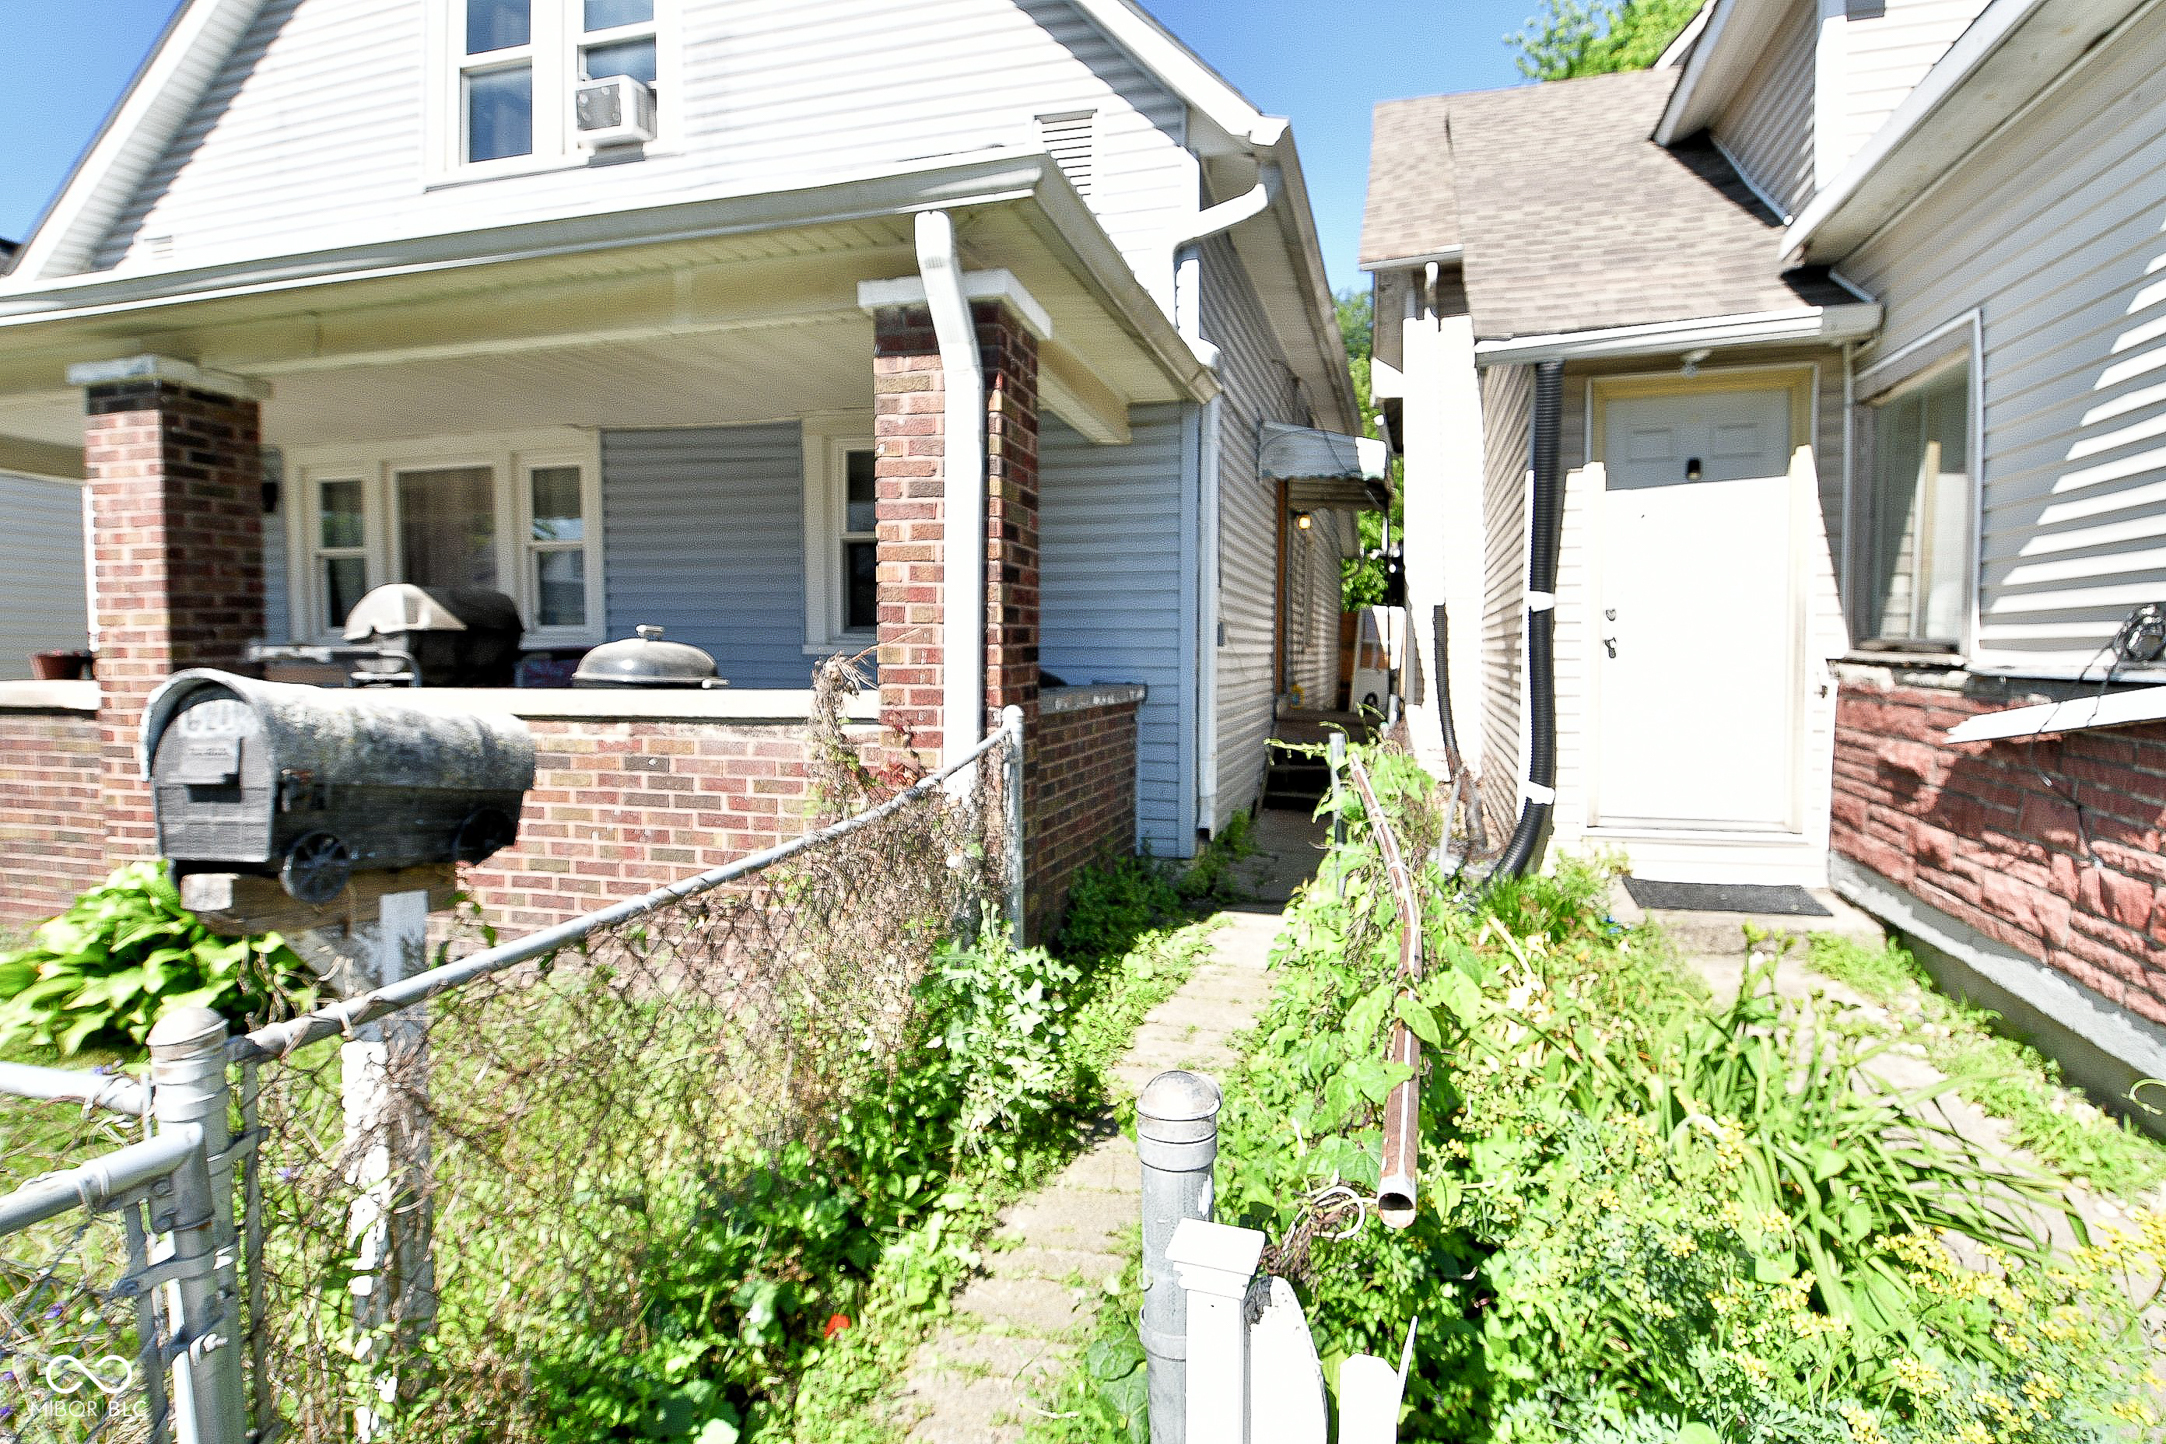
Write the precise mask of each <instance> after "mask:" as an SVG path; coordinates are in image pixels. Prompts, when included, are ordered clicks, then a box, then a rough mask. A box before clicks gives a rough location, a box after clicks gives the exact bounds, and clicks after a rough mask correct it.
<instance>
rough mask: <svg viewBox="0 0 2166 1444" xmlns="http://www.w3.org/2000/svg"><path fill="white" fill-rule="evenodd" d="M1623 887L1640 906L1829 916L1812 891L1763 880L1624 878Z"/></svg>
mask: <svg viewBox="0 0 2166 1444" xmlns="http://www.w3.org/2000/svg"><path fill="white" fill-rule="evenodd" d="M1624 885H1625V891H1626V892H1628V893H1630V894H1631V895H1632V901H1634V902H1636V903H1638V904H1639V905H1640V906H1641V907H1643V908H1670V909H1673V910H1675V911H1678V912H1688V913H1782V914H1784V915H1786V916H1789V917H1799V918H1831V917H1833V916H1835V914H1833V913H1831V912H1829V911H1828V910H1827V909H1826V908H1824V907H1822V906H1820V904H1819V902H1818V901H1816V900H1815V899H1814V897H1813V895H1812V894H1811V893H1809V892H1807V891H1805V889H1803V888H1801V887H1796V886H1792V885H1790V884H1787V883H1784V884H1779V885H1778V884H1773V883H1764V882H1651V881H1649V880H1648V879H1646V878H1643V877H1628V878H1626V879H1625V880H1624Z"/></svg>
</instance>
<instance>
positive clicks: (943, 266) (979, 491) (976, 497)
mask: <svg viewBox="0 0 2166 1444" xmlns="http://www.w3.org/2000/svg"><path fill="white" fill-rule="evenodd" d="M917 242H918V275H919V276H920V277H922V278H923V279H924V282H925V304H926V308H927V309H928V310H930V311H931V312H932V318H933V335H934V337H935V338H936V339H937V340H938V342H939V344H940V384H941V387H942V395H943V398H944V405H943V410H942V422H941V438H942V443H941V448H940V451H941V456H940V474H941V480H942V483H943V487H942V496H943V521H942V525H941V528H940V679H941V689H940V765H941V766H943V767H951V766H953V765H954V764H955V763H957V762H960V761H961V760H962V759H963V757H964V756H965V755H966V754H967V753H969V752H970V750H971V749H972V748H974V747H976V746H977V745H978V743H979V742H980V741H981V740H982V739H983V738H984V736H985V371H984V367H983V365H982V364H981V362H980V360H979V356H978V328H977V325H976V323H975V322H973V321H972V320H971V318H970V303H969V302H968V301H967V300H965V299H964V298H963V268H962V263H961V262H960V261H959V260H958V259H957V257H956V254H955V222H954V220H953V218H951V217H950V216H949V215H948V213H947V212H946V211H920V212H918V218H917ZM973 777H974V773H973V772H972V770H971V769H967V768H966V769H964V770H963V771H961V772H958V773H956V774H955V775H954V776H953V777H951V778H950V779H948V790H949V791H950V792H951V793H953V794H955V795H956V796H958V797H960V796H963V795H966V794H967V793H968V792H969V791H970V790H971V786H972V781H973Z"/></svg>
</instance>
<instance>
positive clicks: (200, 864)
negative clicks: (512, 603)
mask: <svg viewBox="0 0 2166 1444" xmlns="http://www.w3.org/2000/svg"><path fill="white" fill-rule="evenodd" d="M142 759H143V774H144V776H145V777H146V778H147V779H148V780H149V782H150V787H151V801H152V806H153V808H154V809H155V812H156V815H157V822H158V850H159V851H160V852H162V853H163V854H165V856H166V858H167V859H168V860H169V861H170V862H171V864H172V867H173V870H174V872H175V874H176V875H179V874H182V873H188V872H255V873H266V874H273V875H275V876H277V878H278V879H279V881H280V882H281V883H283V884H284V885H285V889H286V891H287V892H288V893H291V894H292V895H293V896H294V897H296V898H298V899H300V900H301V901H303V902H309V903H323V902H329V901H330V900H331V899H332V898H335V897H337V896H338V895H339V893H340V892H342V891H344V890H345V887H346V881H347V879H348V878H349V877H351V876H352V875H353V874H354V873H355V872H357V871H371V870H377V869H386V868H398V867H415V866H419V865H421V864H424V863H441V862H479V861H481V859H483V858H485V857H488V856H489V855H490V854H491V853H494V852H496V851H497V850H498V849H500V848H504V847H508V846H510V845H511V844H512V843H513V842H514V841H516V840H517V838H518V836H519V811H520V808H521V806H522V804H523V803H524V801H525V799H526V792H527V789H528V788H530V787H532V786H533V785H534V741H533V738H532V737H531V736H529V735H528V733H527V729H526V725H525V724H524V723H522V722H520V721H518V720H517V719H516V718H511V717H492V716H482V715H477V714H473V713H464V712H461V713H450V712H436V711H430V710H427V709H424V708H422V707H418V706H415V705H414V704H413V703H412V702H411V701H408V700H404V699H403V698H402V696H401V694H399V693H397V692H377V691H329V690H326V689H324V688H320V687H302V686H295V685H292V684H289V683H284V682H259V681H256V680H254V679H252V678H248V677H236V676H233V675H231V674H230V673H226V672H214V671H208V670H195V671H188V672H181V673H178V674H177V675H175V676H174V677H172V678H171V679H170V680H168V681H167V682H166V683H165V685H164V686H162V687H160V688H159V689H158V690H157V691H156V692H153V693H152V694H151V697H150V703H149V705H148V706H147V707H146V708H145V710H144V713H143V743H142Z"/></svg>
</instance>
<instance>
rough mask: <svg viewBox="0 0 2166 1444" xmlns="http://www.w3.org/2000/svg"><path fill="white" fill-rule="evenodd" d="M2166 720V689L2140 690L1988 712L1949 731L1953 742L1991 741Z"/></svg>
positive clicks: (2143, 688) (2150, 688)
mask: <svg viewBox="0 0 2166 1444" xmlns="http://www.w3.org/2000/svg"><path fill="white" fill-rule="evenodd" d="M2162 718H2166V687H2139V688H2137V689H2135V690H2134V691H2130V692H2111V693H2108V694H2107V695H2105V696H2103V697H2074V698H2070V699H2069V700H2068V701H2066V702H2043V703H2040V704H2038V705H2036V706H2032V707H2010V708H2007V709H2005V710H2003V711H2000V712H1984V713H1981V714H1979V715H1978V716H1976V717H1973V718H1971V719H1970V720H1969V721H1967V722H1964V723H1962V724H1960V725H1959V726H1955V727H1951V728H1949V729H1948V740H1949V741H1950V742H1991V741H1995V740H1998V739H2001V738H2007V737H2038V736H2043V735H2044V734H2046V733H2048V732H2081V731H2084V730H2086V729H2089V728H2096V727H2132V726H2134V725H2136V724H2137V723H2139V722H2157V721H2159V720H2160V719H2162Z"/></svg>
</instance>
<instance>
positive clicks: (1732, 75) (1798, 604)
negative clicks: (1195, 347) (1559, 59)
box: [1363, 0, 2166, 1091]
mask: <svg viewBox="0 0 2166 1444" xmlns="http://www.w3.org/2000/svg"><path fill="white" fill-rule="evenodd" d="M2162 230H2166V8H2162V7H2161V6H2160V5H2159V4H2157V3H2146V0H1990V3H1988V0H1712V3H1710V4H1709V5H1708V7H1707V8H1706V9H1705V10H1704V11H1703V12H1702V13H1701V15H1700V17H1699V19H1698V20H1697V21H1695V23H1694V24H1693V25H1692V26H1691V27H1690V28H1688V30H1687V31H1686V33H1685V34H1684V35H1683V36H1682V37H1680V39H1679V41H1678V42H1677V43H1676V44H1675V45H1674V46H1673V47H1672V49H1671V53H1670V54H1668V55H1666V56H1664V57H1663V59H1662V61H1661V63H1660V64H1659V65H1658V66H1657V67H1655V68H1654V69H1652V70H1650V71H1647V72H1642V73H1635V74H1622V75H1611V76H1603V77H1597V78H1590V79H1584V80H1572V81H1564V82H1560V83H1555V84H1547V85H1536V86H1528V87H1524V88H1520V89H1516V90H1508V91H1497V92H1489V93H1483V94H1473V95H1447V96H1436V97H1430V98H1426V99H1420V100H1409V101H1398V102H1392V103H1390V104H1387V105H1384V106H1381V107H1379V109H1378V111H1377V116H1376V142H1375V152H1374V165H1373V169H1372V173H1371V188H1370V195H1369V208H1368V216H1367V224H1366V228H1365V231H1364V236H1363V252H1364V258H1365V259H1364V264H1365V265H1366V266H1367V267H1368V268H1369V269H1370V270H1371V271H1373V272H1374V274H1375V277H1376V295H1377V302H1378V304H1377V314H1378V318H1379V324H1378V327H1377V337H1378V365H1377V367H1376V373H1377V375H1378V377H1379V378H1381V379H1380V381H1379V384H1378V388H1377V389H1378V392H1379V394H1380V395H1395V396H1396V399H1395V400H1394V401H1393V402H1392V403H1391V404H1392V405H1393V406H1394V407H1395V408H1396V409H1397V423H1398V425H1399V426H1400V428H1401V432H1402V435H1403V438H1404V443H1405V451H1406V477H1407V480H1406V516H1407V536H1406V543H1407V549H1408V567H1407V570H1408V584H1409V590H1410V591H1411V592H1412V593H1413V594H1414V601H1415V606H1414V608H1413V610H1414V612H1415V615H1416V620H1417V622H1418V623H1419V624H1420V625H1421V626H1422V627H1423V628H1424V636H1425V637H1426V636H1427V635H1428V628H1429V627H1430V625H1431V619H1432V617H1433V616H1434V612H1433V611H1432V608H1433V607H1434V606H1435V605H1437V604H1439V603H1441V604H1443V605H1444V606H1445V608H1446V616H1447V617H1448V620H1449V629H1450V630H1449V640H1448V649H1449V652H1450V657H1449V661H1448V664H1447V666H1446V668H1445V671H1446V673H1447V677H1448V682H1449V688H1448V702H1447V703H1446V704H1445V706H1444V707H1442V708H1440V706H1439V699H1440V693H1439V691H1438V689H1437V688H1436V687H1435V686H1434V685H1433V684H1434V682H1435V681H1436V680H1437V679H1435V678H1430V679H1428V680H1429V682H1430V683H1431V685H1430V686H1428V687H1427V688H1426V690H1425V695H1423V696H1422V698H1421V699H1420V703H1419V705H1418V706H1416V707H1414V708H1413V709H1411V710H1412V715H1413V720H1414V724H1415V728H1416V733H1417V736H1418V737H1420V738H1422V739H1423V741H1424V743H1425V745H1426V746H1427V747H1428V749H1429V750H1430V751H1431V753H1432V755H1437V756H1441V754H1442V752H1443V750H1444V740H1443V739H1444V728H1443V725H1442V723H1443V721H1444V719H1445V718H1446V717H1448V718H1449V722H1450V727H1451V734H1452V740H1453V741H1454V742H1455V743H1456V744H1457V753H1458V755H1459V758H1460V761H1461V763H1462V765H1463V766H1464V767H1466V768H1467V769H1468V770H1469V771H1470V772H1474V773H1478V774H1479V776H1480V778H1481V781H1482V784H1483V788H1484V793H1485V796H1486V798H1487V801H1488V804H1489V810H1490V817H1491V820H1492V821H1493V822H1494V823H1496V824H1497V825H1500V826H1502V825H1509V823H1510V820H1511V818H1512V816H1513V815H1514V814H1517V813H1519V812H1521V810H1522V799H1525V798H1531V799H1532V800H1533V801H1534V803H1535V804H1537V805H1540V804H1544V803H1548V804H1551V805H1552V807H1553V811H1552V815H1551V817H1550V819H1549V820H1550V823H1551V825H1552V827H1553V830H1554V843H1555V845H1557V846H1560V847H1576V846H1581V845H1590V844H1601V845H1605V846H1616V847H1622V848H1623V849H1625V850H1626V851H1627V852H1628V853H1629V855H1630V857H1631V862H1632V866H1633V869H1634V871H1635V872H1636V873H1639V874H1640V875H1642V876H1647V877H1652V878H1658V879H1671V880H1678V881H1688V882H1689V881H1703V882H1784V883H1802V884H1808V885H1812V884H1820V883H1823V882H1825V883H1830V884H1832V885H1833V886H1834V887H1836V888H1837V889H1838V890H1840V891H1841V892H1843V893H1844V894H1846V895H1847V896H1849V897H1851V898H1852V899H1853V900H1855V901H1858V902H1860V903H1861V904H1863V905H1865V906H1866V907H1868V908H1869V909H1871V910H1873V911H1875V912H1877V913H1878V914H1879V915H1880V916H1881V917H1883V918H1884V919H1886V920H1887V921H1889V922H1890V923H1892V924H1894V925H1895V926H1896V927H1898V928H1899V929H1900V930H1901V931H1903V932H1904V933H1906V934H1907V935H1909V936H1910V937H1911V938H1912V939H1913V940H1914V941H1916V942H1918V943H1919V944H1920V946H1921V948H1922V949H1923V950H1924V951H1925V952H1926V953H1927V954H1928V955H1929V956H1932V957H1936V958H1941V959H1945V960H1952V961H1953V963H1955V964H1960V966H1961V967H1962V968H1963V969H1965V970H1966V975H1967V976H1968V977H1969V978H1970V980H1971V984H1970V985H1968V986H1973V988H1974V990H1980V991H1983V992H1984V994H1985V995H1986V996H1987V997H1989V999H1990V1000H1991V1001H1992V1002H1993V1003H1994V1005H1995V1006H1996V1007H2000V1008H2002V1009H2003V1011H2006V1012H2010V1013H2011V1014H2012V1015H2013V1014H2018V1013H2020V1014H2022V1015H2024V1016H2026V1017H2029V1018H2031V1019H2033V1020H2034V1021H2038V1026H2039V1027H2040V1028H2041V1029H2047V1025H2048V1024H2051V1025H2052V1026H2054V1027H2058V1028H2060V1029H2061V1030H2062V1032H2063V1033H2065V1034H2066V1035H2067V1036H2069V1037H2071V1038H2075V1039H2078V1040H2080V1041H2079V1042H2077V1043H2074V1044H2071V1045H2070V1049H2069V1050H2066V1051H2068V1052H2069V1056H2072V1057H2073V1056H2075V1055H2077V1054H2084V1055H2085V1056H2091V1057H2093V1058H2094V1060H2095V1058H2096V1057H2100V1056H2105V1055H2111V1056H2112V1057H2113V1058H2114V1059H2117V1060H2118V1062H2117V1063H2115V1064H2114V1067H2116V1068H2120V1069H2121V1070H2122V1071H2121V1073H2120V1075H2119V1076H2120V1077H2121V1078H2122V1079H2123V1080H2125V1078H2126V1077H2127V1076H2129V1074H2130V1071H2131V1070H2133V1071H2135V1072H2148V1074H2150V1075H2152V1076H2157V1075H2158V1074H2159V1072H2160V1069H2161V1068H2166V1030H2162V1029H2161V1028H2160V1027H2159V1026H2158V1025H2160V1024H2162V1023H2166V950H2162V949H2166V942H2162V940H2166V911H2161V908H2160V905H2161V902H2162V901H2166V894H2162V893H2160V891H2159V886H2160V884H2161V883H2166V871H2162V869H2161V867H2160V864H2159V862H2158V858H2159V856H2160V843H2161V836H2162V834H2161V828H2162V826H2166V788H2162V787H2161V786H2160V785H2159V784H2158V782H2157V780H2156V775H2157V774H2158V773H2160V772H2161V771H2162V770H2166V731H2162V729H2161V728H2160V726H2159V724H2158V722H2157V721H2156V720H2155V719H2157V718H2159V717H2162V716H2166V689H2149V690H2143V691H2137V692H2128V693H2126V694H2125V695H2122V696H2115V697H2110V698H2108V699H2107V702H2106V703H2105V704H2098V705H2094V703H2095V702H2096V699H2097V697H2098V694H2099V693H2101V692H2102V691H2112V690H2113V689H2115V688H2123V689H2125V688H2126V687H2127V686H2128V685H2130V684H2132V683H2138V682H2146V681H2148V682H2153V683H2155V682H2158V681H2161V680H2166V672H2162V671H2161V669H2160V652H2161V650H2162V642H2161V635H2160V622H2159V620H2158V618H2157V617H2156V616H2155V615H2154V614H2152V613H2149V612H2142V611H2137V610H2136V609H2138V608H2139V607H2140V606H2141V605H2142V604H2146V603H2155V602H2160V601H2162V600H2166V505H2162V504H2161V503H2162V500H2166V451H2162V450H2161V449H2160V446H2159V437H2160V436H2161V435H2162V434H2166V386H2162V385H2161V384H2160V382H2161V377H2162V375H2166V345H2162V344H2161V338H2162V336H2166V285H2162V284H2161V282H2160V275H2161V272H2162V270H2166V237H2162ZM1545 363H1552V365H1553V368H1554V369H1551V370H1548V371H1547V372H1546V379H1547V381H1548V385H1549V386H1550V387H1551V388H1552V394H1551V396H1550V398H1549V399H1550V400H1551V402H1552V404H1553V405H1554V407H1555V415H1554V420H1555V425H1554V428H1545V427H1544V426H1542V425H1541V424H1539V422H1538V419H1537V418H1536V417H1535V416H1534V415H1533V412H1534V411H1535V410H1536V409H1537V408H1536V407H1535V405H1534V403H1535V401H1536V399H1537V396H1538V393H1540V392H1541V391H1542V390H1543V389H1544V381H1545ZM1545 431H1546V432H1547V433H1548V438H1553V440H1554V443H1555V446H1556V450H1557V457H1558V459H1557V464H1556V466H1555V469H1554V471H1555V475H1554V482H1555V484H1557V485H1561V488H1562V491H1563V500H1562V514H1561V523H1562V525H1561V534H1560V536H1559V538H1558V542H1559V546H1558V567H1557V573H1556V578H1555V586H1554V593H1553V597H1552V596H1543V595H1536V594H1533V593H1530V590H1529V586H1528V552H1529V547H1530V543H1531V544H1534V545H1537V546H1538V545H1541V544H1542V543H1543V542H1544V538H1542V537H1540V536H1535V535H1533V534H1532V526H1531V522H1530V495H1531V494H1532V493H1537V492H1541V491H1542V490H1543V486H1542V484H1541V482H1542V480H1543V479H1542V478H1540V477H1537V476H1535V473H1536V472H1538V471H1540V470H1542V469H1543V468H1544V466H1545V464H1546V461H1545V457H1544V454H1543V446H1542V444H1541V443H1542V442H1543V440H1545V439H1547V438H1545V436H1544V434H1543V433H1544V432H1545ZM1552 629H1553V632H1554V650H1555V704H1556V705H1555V711H1556V766H1555V770H1554V776H1553V778H1550V779H1547V780H1546V781H1545V780H1544V779H1541V778H1537V779H1535V783H1534V785H1531V786H1530V785H1528V778H1527V766H1528V763H1529V761H1530V759H1532V758H1533V756H1534V753H1535V752H1536V750H1537V749H1536V748H1535V746H1534V745H1533V744H1535V743H1536V742H1538V741H1539V737H1538V736H1537V733H1538V731H1539V729H1536V728H1534V727H1532V726H1531V725H1530V723H1531V719H1530V717H1529V716H1528V711H1527V709H1526V708H1524V707H1523V706H1522V698H1523V697H1525V696H1527V695H1528V694H1529V682H1530V680H1531V679H1530V675H1529V673H1530V670H1531V669H1530V667H1529V661H1530V656H1529V654H1528V652H1527V650H1526V639H1527V638H1528V637H1529V636H1533V637H1535V638H1537V640H1538V639H1539V638H1540V636H1541V635H1542V634H1544V633H1545V632H1548V631H1550V630H1552ZM1423 655H1424V657H1426V656H1428V655H1430V654H1429V652H1428V649H1427V643H1426V642H1425V644H1424V649H1423ZM1534 660H1539V659H1534ZM2061 701H2067V702H2070V704H2071V705H2070V706H2068V707H2066V708H2060V709H2056V708H2054V707H2040V708H2039V709H2038V710H2037V711H2036V712H2031V713H2017V714H2012V715H2010V716H2003V717H1995V718H1990V719H1989V718H1986V717H1984V716H1983V714H1987V713H1996V712H2001V711H2004V710H2005V709H2008V708H2009V707H2010V706H2011V705H2012V704H2024V703H2042V702H2061ZM1958 729H1960V730H1958ZM1951 734H1952V735H1951ZM1552 787H1553V789H1554V790H1553V793H1552V791H1551V789H1552ZM2049 1031H2050V1030H2049ZM2086 1050H2088V1051H2087V1052H2086ZM2106 1071H2107V1072H2109V1073H2110V1072H2112V1069H2107V1070H2106ZM2116 1091H2118V1090H2116Z"/></svg>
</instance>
